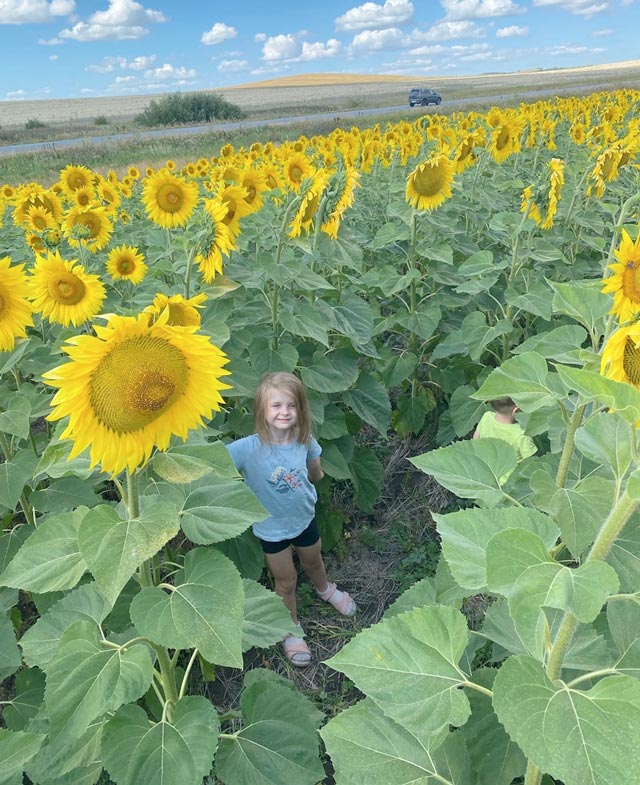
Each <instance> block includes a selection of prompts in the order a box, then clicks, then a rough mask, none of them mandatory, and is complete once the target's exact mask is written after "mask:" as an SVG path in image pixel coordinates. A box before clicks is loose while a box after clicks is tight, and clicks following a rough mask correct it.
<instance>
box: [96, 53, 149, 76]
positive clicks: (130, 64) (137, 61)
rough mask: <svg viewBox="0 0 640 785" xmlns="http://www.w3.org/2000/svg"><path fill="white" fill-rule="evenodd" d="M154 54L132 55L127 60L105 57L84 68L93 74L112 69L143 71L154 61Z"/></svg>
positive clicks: (104, 72)
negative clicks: (131, 57) (131, 58)
mask: <svg viewBox="0 0 640 785" xmlns="http://www.w3.org/2000/svg"><path fill="white" fill-rule="evenodd" d="M155 59H156V56H155V55H148V56H143V55H140V56H139V57H134V58H133V60H127V58H126V57H105V58H103V60H102V62H101V63H97V64H95V65H88V66H87V67H86V68H85V69H84V70H85V71H89V72H91V73H94V74H108V73H112V72H113V71H124V70H130V71H143V70H144V69H145V68H149V67H150V66H151V65H152V64H153V63H154V62H155Z"/></svg>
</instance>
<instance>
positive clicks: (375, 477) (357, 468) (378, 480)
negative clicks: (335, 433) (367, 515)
mask: <svg viewBox="0 0 640 785" xmlns="http://www.w3.org/2000/svg"><path fill="white" fill-rule="evenodd" d="M351 476H352V478H353V484H354V487H355V494H354V499H353V500H354V502H355V504H356V507H357V508H358V509H359V510H363V511H364V512H372V511H373V508H374V506H375V504H376V502H377V501H378V498H379V497H380V488H381V486H382V464H381V463H380V460H379V458H378V456H377V455H376V454H375V452H374V451H373V450H372V449H370V448H367V447H365V448H363V449H361V450H358V452H357V453H356V454H355V455H354V457H353V460H352V461H351Z"/></svg>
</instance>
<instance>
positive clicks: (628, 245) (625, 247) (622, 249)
mask: <svg viewBox="0 0 640 785" xmlns="http://www.w3.org/2000/svg"><path fill="white" fill-rule="evenodd" d="M615 256H616V259H617V260H618V263H617V264H611V265H609V269H610V270H611V271H612V275H610V276H609V277H608V278H605V279H604V286H603V287H602V291H603V292H613V308H612V309H611V313H613V314H615V315H616V316H617V317H618V319H619V320H620V321H621V322H626V321H627V320H628V319H633V318H634V316H636V314H638V313H640V233H638V236H637V238H636V239H635V241H634V240H632V239H631V237H630V236H629V233H628V232H627V230H626V229H623V230H622V239H621V241H620V245H619V246H618V247H617V248H616V250H615Z"/></svg>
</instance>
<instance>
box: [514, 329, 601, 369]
mask: <svg viewBox="0 0 640 785" xmlns="http://www.w3.org/2000/svg"><path fill="white" fill-rule="evenodd" d="M586 338H587V333H586V331H585V330H584V328H582V327H580V325H578V324H563V325H562V326H561V327H556V328H555V330H548V331H547V332H541V333H537V334H536V335H532V336H531V337H530V338H527V340H526V341H524V342H523V343H521V344H520V345H519V346H516V347H515V348H514V349H513V353H514V354H523V353H524V352H536V354H539V355H541V356H542V357H546V358H547V359H551V358H553V359H556V360H559V361H560V362H564V361H565V360H566V359H567V358H570V359H573V356H574V355H573V353H574V352H575V350H576V349H577V348H579V347H580V346H582V344H583V343H584V342H585V340H586Z"/></svg>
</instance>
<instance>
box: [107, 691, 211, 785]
mask: <svg viewBox="0 0 640 785" xmlns="http://www.w3.org/2000/svg"><path fill="white" fill-rule="evenodd" d="M219 732H220V723H219V720H218V715H217V713H216V710H215V708H214V707H213V706H212V705H211V703H210V702H209V701H208V700H207V699H206V698H204V697H202V696H187V697H185V698H181V699H180V700H179V701H178V702H177V703H176V705H175V708H174V711H173V718H172V719H171V721H169V719H168V718H166V719H163V720H162V721H161V722H158V723H155V724H154V723H150V722H149V718H148V716H147V714H146V712H145V711H144V710H143V709H141V708H140V707H139V706H123V707H122V708H121V709H120V710H119V711H118V712H117V713H116V714H115V716H114V717H112V718H111V719H110V720H109V722H108V723H107V724H106V726H105V729H104V732H103V735H102V755H103V760H104V765H105V766H106V768H107V771H108V772H109V774H110V776H111V777H112V778H113V779H114V780H115V782H116V783H117V785H158V784H159V783H162V785H200V783H201V782H202V780H203V778H204V777H205V776H206V775H207V774H209V772H210V770H211V765H212V761H213V756H214V754H215V751H216V747H217V744H218V734H219Z"/></svg>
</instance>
